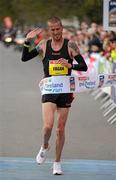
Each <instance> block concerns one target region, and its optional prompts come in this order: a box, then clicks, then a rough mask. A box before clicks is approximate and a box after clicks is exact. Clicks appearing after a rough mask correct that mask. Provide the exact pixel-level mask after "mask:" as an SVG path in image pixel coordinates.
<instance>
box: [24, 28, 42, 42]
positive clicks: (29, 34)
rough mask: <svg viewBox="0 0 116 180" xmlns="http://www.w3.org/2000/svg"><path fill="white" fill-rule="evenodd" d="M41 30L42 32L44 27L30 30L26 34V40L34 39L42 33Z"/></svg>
mask: <svg viewBox="0 0 116 180" xmlns="http://www.w3.org/2000/svg"><path fill="white" fill-rule="evenodd" d="M41 32H42V29H40V28H36V29H34V30H32V31H30V32H29V33H28V34H27V36H26V40H30V39H33V38H34V37H35V36H36V35H38V34H40V33H41Z"/></svg>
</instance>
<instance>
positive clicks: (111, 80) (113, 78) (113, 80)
mask: <svg viewBox="0 0 116 180" xmlns="http://www.w3.org/2000/svg"><path fill="white" fill-rule="evenodd" d="M106 84H116V74H110V75H109V76H108V80H107V82H106Z"/></svg>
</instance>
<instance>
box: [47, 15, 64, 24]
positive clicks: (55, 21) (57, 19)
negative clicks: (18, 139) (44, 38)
mask: <svg viewBox="0 0 116 180" xmlns="http://www.w3.org/2000/svg"><path fill="white" fill-rule="evenodd" d="M57 22H59V23H60V25H61V26H62V22H61V19H60V18H59V17H55V16H54V17H50V18H49V19H48V21H47V23H57Z"/></svg>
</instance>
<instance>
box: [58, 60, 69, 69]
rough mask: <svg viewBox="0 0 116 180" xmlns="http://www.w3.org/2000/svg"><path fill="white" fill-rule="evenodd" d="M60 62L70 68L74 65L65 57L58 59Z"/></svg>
mask: <svg viewBox="0 0 116 180" xmlns="http://www.w3.org/2000/svg"><path fill="white" fill-rule="evenodd" d="M58 63H59V64H61V65H63V66H65V67H67V68H69V69H70V68H71V67H72V65H71V64H70V63H68V61H67V60H66V59H64V58H60V59H58Z"/></svg>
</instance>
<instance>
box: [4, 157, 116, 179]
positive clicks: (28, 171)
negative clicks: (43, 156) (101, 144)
mask: <svg viewBox="0 0 116 180" xmlns="http://www.w3.org/2000/svg"><path fill="white" fill-rule="evenodd" d="M52 163H53V161H52V160H46V162H45V163H44V164H43V165H40V166H39V165H37V163H36V162H35V159H33V158H17V157H16V158H15V157H13V158H12V157H0V180H52V179H53V180H56V179H60V180H71V179H73V180H116V161H109V160H108V161H105V160H78V159H77V160H70V159H69V160H62V169H63V172H64V174H63V175H61V176H54V175H52V169H51V168H52Z"/></svg>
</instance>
